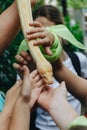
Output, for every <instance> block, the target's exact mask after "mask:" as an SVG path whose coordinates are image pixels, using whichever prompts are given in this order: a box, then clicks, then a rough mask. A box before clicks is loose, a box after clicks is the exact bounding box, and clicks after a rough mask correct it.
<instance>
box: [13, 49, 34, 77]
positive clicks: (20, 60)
mask: <svg viewBox="0 0 87 130" xmlns="http://www.w3.org/2000/svg"><path fill="white" fill-rule="evenodd" d="M15 58H16V61H17V63H14V64H13V67H14V68H15V69H16V70H17V71H18V73H19V75H20V77H23V65H26V66H28V68H29V69H30V71H32V70H34V69H35V64H34V62H33V59H32V58H31V56H30V55H29V53H28V52H25V51H22V52H21V53H20V54H17V55H16V56H15Z"/></svg>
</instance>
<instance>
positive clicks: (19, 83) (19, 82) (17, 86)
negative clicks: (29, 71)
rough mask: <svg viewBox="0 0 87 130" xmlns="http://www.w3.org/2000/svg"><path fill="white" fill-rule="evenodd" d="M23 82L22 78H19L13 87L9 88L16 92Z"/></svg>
mask: <svg viewBox="0 0 87 130" xmlns="http://www.w3.org/2000/svg"><path fill="white" fill-rule="evenodd" d="M21 84H22V80H21V79H20V80H17V81H16V83H15V84H14V85H13V86H12V87H11V89H10V90H9V91H10V92H14V91H15V90H16V89H18V88H19V87H20V86H21Z"/></svg>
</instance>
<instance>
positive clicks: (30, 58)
mask: <svg viewBox="0 0 87 130" xmlns="http://www.w3.org/2000/svg"><path fill="white" fill-rule="evenodd" d="M20 55H21V56H22V57H23V58H24V59H25V60H26V61H31V60H32V57H31V55H30V54H29V53H28V52H26V51H22V52H21V53H20Z"/></svg>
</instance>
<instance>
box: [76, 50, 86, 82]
mask: <svg viewBox="0 0 87 130" xmlns="http://www.w3.org/2000/svg"><path fill="white" fill-rule="evenodd" d="M75 53H76V54H77V56H78V58H79V61H80V65H81V77H83V78H86V79H87V57H86V56H85V55H84V54H83V53H81V52H75Z"/></svg>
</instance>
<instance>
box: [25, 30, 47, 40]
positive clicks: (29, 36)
mask: <svg viewBox="0 0 87 130" xmlns="http://www.w3.org/2000/svg"><path fill="white" fill-rule="evenodd" d="M26 38H27V39H28V40H34V39H37V38H45V35H44V33H41V32H38V33H34V34H31V35H27V37H26Z"/></svg>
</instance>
